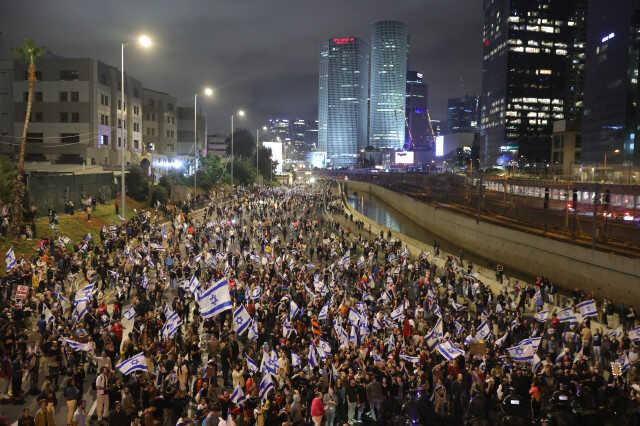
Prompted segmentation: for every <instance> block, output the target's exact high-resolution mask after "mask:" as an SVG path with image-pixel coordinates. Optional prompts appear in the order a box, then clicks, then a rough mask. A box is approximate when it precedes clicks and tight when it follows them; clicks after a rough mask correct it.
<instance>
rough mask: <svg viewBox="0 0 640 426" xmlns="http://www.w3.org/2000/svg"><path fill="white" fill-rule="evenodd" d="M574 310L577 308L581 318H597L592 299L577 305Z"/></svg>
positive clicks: (594, 303)
mask: <svg viewBox="0 0 640 426" xmlns="http://www.w3.org/2000/svg"><path fill="white" fill-rule="evenodd" d="M576 308H578V311H579V312H580V315H582V318H596V317H597V316H598V308H597V307H596V301H595V300H593V299H591V300H585V301H584V302H580V303H578V304H577V305H576Z"/></svg>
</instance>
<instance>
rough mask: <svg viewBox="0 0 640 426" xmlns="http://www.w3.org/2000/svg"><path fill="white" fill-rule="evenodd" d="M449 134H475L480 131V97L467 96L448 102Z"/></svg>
mask: <svg viewBox="0 0 640 426" xmlns="http://www.w3.org/2000/svg"><path fill="white" fill-rule="evenodd" d="M447 127H448V130H449V133H474V132H476V131H477V130H478V97H477V96H469V95H465V96H463V97H461V98H450V99H449V100H448V102H447Z"/></svg>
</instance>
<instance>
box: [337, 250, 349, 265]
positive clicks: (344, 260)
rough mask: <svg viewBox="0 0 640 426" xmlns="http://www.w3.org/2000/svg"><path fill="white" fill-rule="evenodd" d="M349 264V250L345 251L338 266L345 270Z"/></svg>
mask: <svg viewBox="0 0 640 426" xmlns="http://www.w3.org/2000/svg"><path fill="white" fill-rule="evenodd" d="M349 262H351V254H350V253H349V250H347V252H346V253H345V254H344V256H342V258H341V259H340V261H339V264H340V266H342V267H343V268H345V269H346V268H347V267H348V266H349Z"/></svg>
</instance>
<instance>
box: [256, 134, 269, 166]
mask: <svg viewBox="0 0 640 426" xmlns="http://www.w3.org/2000/svg"><path fill="white" fill-rule="evenodd" d="M262 131H263V132H266V131H267V126H262ZM259 151H260V128H259V127H258V128H257V129H256V177H259V178H260V179H261V178H262V176H261V175H260V163H259V162H258V158H259V157H258V155H259V154H258V153H259Z"/></svg>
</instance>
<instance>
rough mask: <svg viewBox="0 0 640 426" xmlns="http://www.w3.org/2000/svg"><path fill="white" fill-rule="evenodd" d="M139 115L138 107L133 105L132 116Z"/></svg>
mask: <svg viewBox="0 0 640 426" xmlns="http://www.w3.org/2000/svg"><path fill="white" fill-rule="evenodd" d="M139 114H140V107H139V106H138V105H134V106H133V115H139Z"/></svg>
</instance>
